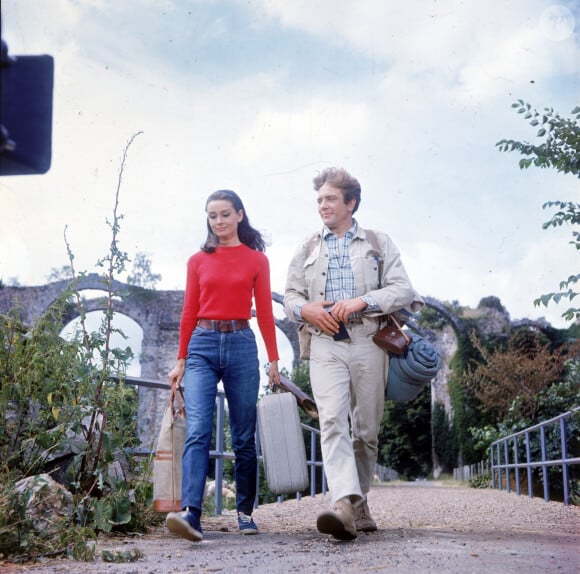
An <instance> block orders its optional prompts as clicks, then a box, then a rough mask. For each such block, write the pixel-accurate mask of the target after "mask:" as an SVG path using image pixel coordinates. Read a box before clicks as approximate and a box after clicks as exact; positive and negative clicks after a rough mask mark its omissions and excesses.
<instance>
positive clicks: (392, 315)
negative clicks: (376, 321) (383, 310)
mask: <svg viewBox="0 0 580 574" xmlns="http://www.w3.org/2000/svg"><path fill="white" fill-rule="evenodd" d="M389 317H390V318H391V319H392V321H393V323H395V327H397V329H399V331H400V332H401V334H402V335H403V337H405V341H407V344H408V345H410V344H411V341H412V340H413V339H411V337H409V335H407V333H405V331H403V327H401V325H400V324H399V321H397V318H396V317H395V315H394V314H391V315H389Z"/></svg>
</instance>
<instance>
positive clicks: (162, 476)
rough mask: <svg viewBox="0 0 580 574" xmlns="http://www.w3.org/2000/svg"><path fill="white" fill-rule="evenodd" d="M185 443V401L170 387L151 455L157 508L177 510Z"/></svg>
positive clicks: (155, 505) (179, 508)
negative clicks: (152, 456) (155, 444)
mask: <svg viewBox="0 0 580 574" xmlns="http://www.w3.org/2000/svg"><path fill="white" fill-rule="evenodd" d="M184 444H185V401H184V398H183V391H182V390H181V389H179V390H176V389H175V388H172V389H171V392H170V393H169V398H168V401H167V406H166V407H165V412H164V413H163V420H162V421H161V430H160V431H159V438H158V440H157V447H156V449H155V458H154V459H153V507H154V508H155V510H156V511H157V512H178V511H179V510H181V458H182V456H183V446H184Z"/></svg>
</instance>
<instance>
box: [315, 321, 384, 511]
mask: <svg viewBox="0 0 580 574" xmlns="http://www.w3.org/2000/svg"><path fill="white" fill-rule="evenodd" d="M374 330H376V329H373V332H374ZM348 331H349V334H350V336H351V338H350V340H347V341H334V340H333V339H332V337H329V336H328V335H325V334H321V335H319V336H313V337H312V346H311V355H310V382H311V384H312V392H313V394H314V399H315V400H316V405H317V407H318V413H319V416H320V431H321V448H322V460H323V462H324V470H325V473H326V478H327V480H328V486H329V489H330V493H331V496H332V499H333V501H337V500H339V499H341V498H344V497H350V499H351V501H352V502H356V501H357V500H358V499H359V497H363V498H364V497H365V496H366V494H367V493H368V491H369V490H370V487H371V484H372V480H373V476H374V471H375V463H376V461H377V454H378V438H377V437H378V433H379V428H380V424H381V419H382V417H383V412H384V404H385V372H386V370H385V369H386V366H387V365H386V361H388V357H387V355H386V354H385V353H384V352H383V351H382V350H381V349H379V348H378V347H377V346H376V345H375V344H374V343H373V341H372V338H371V337H372V332H371V333H369V332H368V326H367V327H366V329H365V326H364V325H363V324H355V325H352V326H349V327H348ZM349 419H350V425H349Z"/></svg>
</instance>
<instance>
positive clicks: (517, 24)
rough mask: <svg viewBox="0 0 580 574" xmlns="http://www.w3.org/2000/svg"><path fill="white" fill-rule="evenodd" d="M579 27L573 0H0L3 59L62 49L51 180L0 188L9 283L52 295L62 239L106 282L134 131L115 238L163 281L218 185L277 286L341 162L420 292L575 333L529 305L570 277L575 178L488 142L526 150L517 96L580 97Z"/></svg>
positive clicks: (557, 103)
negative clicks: (318, 188) (489, 306)
mask: <svg viewBox="0 0 580 574" xmlns="http://www.w3.org/2000/svg"><path fill="white" fill-rule="evenodd" d="M579 23H580V2H579V1H569V0H565V1H562V2H559V3H554V2H550V1H543V0H489V1H486V2H475V1H473V2H465V1H459V0H410V1H408V2H394V1H393V2H388V1H382V0H356V1H355V0H316V1H312V0H304V1H303V0H172V1H171V0H166V1H163V0H123V2H119V1H117V0H2V28H3V29H2V35H3V38H4V40H5V41H6V42H7V44H8V49H9V54H10V55H13V56H18V55H35V54H50V55H52V56H53V57H54V63H55V89H54V101H53V120H54V121H53V134H52V136H53V137H52V146H53V152H52V164H51V168H50V170H49V171H48V172H47V173H46V174H43V175H35V176H6V177H2V178H1V180H0V278H1V279H2V281H3V282H4V283H5V284H13V283H15V282H18V284H20V285H41V284H44V283H46V281H47V278H48V276H49V275H50V273H51V271H52V270H53V269H60V268H61V267H62V266H64V265H67V264H68V263H69V261H68V257H67V251H66V245H65V242H64V237H63V234H64V230H65V227H66V229H67V238H68V241H69V244H70V247H71V250H72V252H73V253H74V256H75V260H74V263H75V267H76V268H77V270H79V271H81V270H82V271H97V269H96V267H95V263H96V261H97V260H98V259H100V258H101V257H103V256H104V255H106V253H107V249H108V245H109V243H110V230H109V228H108V226H107V224H106V222H107V220H109V221H110V220H111V219H112V211H113V206H114V199H115V191H116V188H117V179H118V172H119V167H120V162H121V157H122V153H123V149H124V148H125V146H126V144H127V142H128V141H129V140H130V138H131V137H132V136H133V135H134V134H136V133H137V132H142V133H141V134H140V135H138V136H137V137H136V138H135V140H134V142H133V143H132V145H131V147H130V148H129V151H128V157H127V163H126V166H125V172H124V175H123V179H122V182H121V189H120V204H119V211H120V212H121V213H122V214H123V220H122V221H121V233H120V238H119V239H120V244H119V247H120V248H121V249H122V250H124V251H126V252H127V253H128V254H129V256H130V257H134V255H135V254H136V253H137V252H142V253H145V254H147V256H148V257H150V259H151V261H152V270H153V272H154V273H159V274H161V276H162V280H161V282H160V283H159V284H158V285H157V288H158V289H183V288H184V286H185V265H186V261H187V259H188V257H189V256H190V255H191V254H193V253H194V252H196V251H197V250H198V249H199V246H200V245H201V243H202V242H203V240H204V238H205V234H206V226H205V212H204V209H205V200H206V198H207V196H208V195H209V194H210V193H211V192H212V191H214V190H216V189H222V188H228V189H233V190H235V191H236V192H238V193H239V194H240V196H241V197H242V199H243V201H244V204H245V207H246V212H247V215H248V217H249V219H250V222H251V224H252V225H253V226H254V227H256V228H258V229H259V230H261V231H262V232H263V233H264V234H265V236H266V238H267V239H268V242H269V244H270V245H269V246H268V248H267V251H266V254H267V255H268V258H269V260H270V266H271V275H272V289H273V291H275V292H277V293H283V291H284V284H285V277H286V271H287V267H288V263H289V261H290V258H291V257H292V254H293V252H294V250H295V249H296V247H297V245H298V243H299V242H300V241H301V239H303V238H304V237H306V236H307V235H309V234H311V233H312V232H314V231H316V230H318V229H319V228H320V225H321V224H320V219H319V216H318V214H317V211H316V193H315V191H314V190H313V188H312V178H313V177H314V176H315V175H316V173H317V172H319V171H320V170H321V169H324V168H325V167H328V166H332V165H337V166H342V167H344V168H346V169H347V170H348V171H349V172H350V173H351V174H352V175H354V176H355V177H356V178H357V179H358V180H359V181H360V183H361V186H362V202H361V206H360V208H359V211H358V212H357V214H356V217H357V220H358V222H359V223H360V225H362V226H363V227H367V228H372V229H377V230H381V231H385V232H387V233H389V234H390V235H391V237H392V239H393V241H394V242H395V243H396V244H397V246H398V247H399V249H400V251H401V253H402V257H403V262H404V265H405V267H406V269H407V271H408V273H409V276H410V277H411V280H412V282H413V284H414V286H415V287H416V289H417V290H418V291H419V292H420V293H422V294H423V295H428V296H431V297H435V298H437V299H439V300H441V301H457V302H458V303H459V304H460V305H464V306H469V307H476V306H477V304H478V303H479V301H480V300H481V298H483V297H487V296H490V295H494V296H497V297H499V299H500V300H501V302H502V303H503V305H504V306H505V307H506V309H507V310H508V312H509V313H510V316H511V318H512V320H513V319H520V318H539V317H545V318H546V319H547V320H548V321H550V322H551V323H552V324H553V325H554V326H556V327H565V326H567V323H566V322H565V321H564V320H563V319H562V318H561V314H562V313H563V312H564V310H565V303H561V304H560V305H559V306H554V305H550V306H549V307H547V308H545V307H541V308H538V307H534V304H533V301H534V299H535V298H537V297H538V296H539V295H541V294H543V293H547V292H552V291H554V290H557V289H558V285H559V283H560V281H562V280H564V279H566V278H567V277H568V276H569V275H570V274H572V273H576V272H577V271H578V254H577V253H576V251H575V249H574V248H573V247H572V246H571V245H569V244H568V242H569V241H570V240H571V238H572V237H571V229H570V228H565V227H564V228H558V229H549V230H544V229H542V224H543V223H544V222H545V221H547V220H548V219H549V218H550V217H551V215H552V213H553V212H552V211H549V210H544V209H542V205H543V204H544V203H545V202H547V201H550V200H562V201H578V190H579V186H578V184H579V182H578V180H577V179H576V178H574V176H571V175H563V174H559V173H557V172H556V171H554V170H540V169H538V168H530V169H529V170H524V171H522V170H520V169H519V166H518V162H519V159H520V156H519V155H518V154H517V153H500V152H499V151H498V149H497V148H496V146H495V144H496V142H497V141H498V140H500V139H502V138H508V139H516V140H528V141H536V134H535V132H536V129H537V128H532V127H531V126H529V125H528V123H527V121H526V120H524V119H523V118H522V116H521V115H518V114H517V113H516V112H515V110H514V109H512V107H511V105H512V103H513V102H515V101H517V100H519V99H522V100H524V101H525V102H529V103H530V104H531V105H532V107H534V108H537V109H538V110H542V109H543V108H544V107H549V108H554V110H556V111H557V112H559V113H560V114H561V115H563V116H570V112H571V111H572V109H573V108H574V107H575V106H576V105H578V104H580V97H579V96H580V82H579V78H580V65H579V62H580V34H579ZM121 279H123V278H122V277H121ZM275 307H276V305H275ZM276 314H277V315H281V313H280V310H279V309H276Z"/></svg>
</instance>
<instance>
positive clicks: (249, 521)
mask: <svg viewBox="0 0 580 574" xmlns="http://www.w3.org/2000/svg"><path fill="white" fill-rule="evenodd" d="M238 527H239V529H240V534H258V527H257V526H256V523H255V522H254V519H253V518H252V517H251V516H249V515H248V514H244V513H243V512H238Z"/></svg>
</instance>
